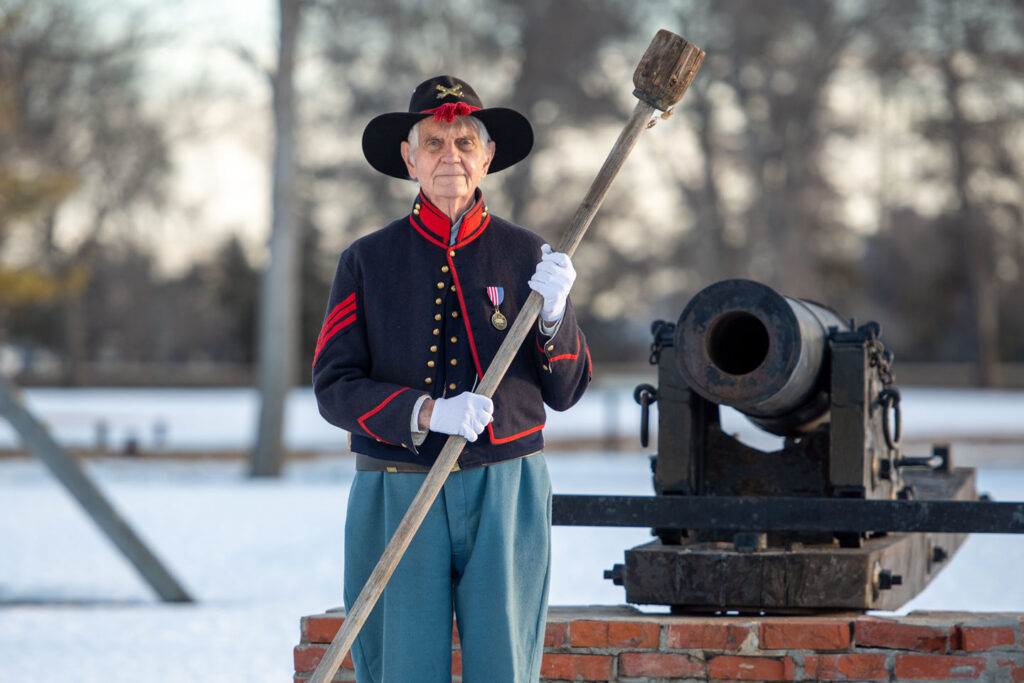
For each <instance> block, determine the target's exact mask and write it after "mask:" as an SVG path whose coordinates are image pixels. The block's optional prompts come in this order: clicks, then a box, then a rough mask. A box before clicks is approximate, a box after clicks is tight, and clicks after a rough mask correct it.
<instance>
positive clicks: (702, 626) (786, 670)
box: [295, 607, 1024, 683]
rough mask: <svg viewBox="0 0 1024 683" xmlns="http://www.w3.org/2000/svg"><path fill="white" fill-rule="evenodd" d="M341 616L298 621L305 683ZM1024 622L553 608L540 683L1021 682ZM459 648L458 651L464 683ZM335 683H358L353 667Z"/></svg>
mask: <svg viewBox="0 0 1024 683" xmlns="http://www.w3.org/2000/svg"><path fill="white" fill-rule="evenodd" d="M342 621H344V614H343V613H341V612H327V613H326V614H319V615H315V616H309V617H304V618H303V619H302V641H301V643H300V644H299V645H298V646H296V648H295V681H296V682H298V681H307V680H309V676H310V674H311V673H312V671H313V669H315V668H316V665H317V663H318V662H319V661H320V659H321V657H322V656H323V653H324V651H325V650H326V649H327V645H326V644H327V643H329V642H330V641H331V639H332V638H333V637H334V634H335V633H336V632H337V630H338V628H339V627H340V625H341V623H342ZM1022 634H1024V614H978V613H970V612H915V613H913V614H911V615H909V616H905V617H873V616H863V615H859V614H838V615H828V616H816V617H675V616H669V615H664V614H657V615H650V614H642V613H640V612H638V611H636V610H634V609H632V608H630V607H553V608H551V610H550V611H549V614H548V627H547V636H546V638H545V643H544V645H545V647H544V664H543V668H542V670H541V675H542V679H541V680H542V681H545V682H552V683H553V682H554V681H617V682H621V683H668V682H669V681H673V682H675V681H694V680H697V681H705V680H712V681H750V680H757V681H815V680H840V681H852V680H856V681H946V680H959V679H971V680H979V681H1024V641H1022ZM459 657H460V652H459V646H458V637H457V636H456V638H455V642H453V643H452V664H453V666H452V670H453V672H454V674H455V676H454V678H453V680H455V681H461V676H460V675H459V673H460V671H461V669H460V666H459V664H460V658H459ZM334 680H335V681H354V680H355V675H354V673H353V671H352V662H351V660H350V659H348V658H346V660H345V664H344V666H343V668H342V669H341V671H339V673H338V675H337V676H336V677H335V678H334Z"/></svg>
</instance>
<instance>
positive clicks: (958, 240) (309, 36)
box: [0, 0, 1024, 384]
mask: <svg viewBox="0 0 1024 683" xmlns="http://www.w3.org/2000/svg"><path fill="white" fill-rule="evenodd" d="M89 7H90V6H86V5H83V4H81V3H76V2H74V1H73V0H47V1H46V2H39V1H38V0H0V347H2V348H3V349H5V350H6V352H7V353H8V354H10V353H11V352H12V350H14V349H20V350H22V352H23V353H24V354H26V355H23V356H21V358H25V357H34V358H36V359H44V358H45V359H50V362H49V363H48V364H46V363H37V364H36V366H35V368H34V369H35V370H36V371H37V373H38V372H43V371H44V370H48V371H49V372H50V373H51V374H50V375H49V377H50V379H51V380H55V381H61V382H67V383H74V382H82V381H93V382H96V381H98V382H103V381H121V379H123V378H119V377H118V375H116V372H117V370H118V368H122V369H123V368H126V367H130V368H135V371H134V377H135V379H136V380H138V381H142V382H159V381H163V380H166V379H168V377H167V376H166V375H164V374H160V373H158V372H156V370H154V368H163V370H164V371H165V372H166V371H167V370H168V369H171V372H172V373H173V377H171V378H170V379H172V380H175V379H176V380H177V381H185V378H186V375H185V374H184V373H185V369H186V368H188V367H193V366H195V365H196V364H204V365H203V367H205V368H207V369H206V370H204V371H203V372H204V377H205V378H206V379H211V378H214V379H215V378H217V377H221V378H224V379H225V381H228V379H227V378H228V377H235V376H234V375H228V374H223V375H218V374H217V373H216V371H215V369H216V368H218V367H219V368H236V369H238V370H239V371H240V372H241V375H240V377H242V378H243V379H242V380H241V381H245V379H244V378H246V377H251V375H248V374H247V373H248V372H250V371H251V369H252V364H253V362H254V357H255V351H254V346H255V341H254V337H255V321H256V318H257V312H256V308H257V301H258V298H259V296H258V292H259V286H258V281H259V271H260V269H261V267H262V265H263V263H264V262H265V260H266V256H265V254H264V253H261V252H260V250H259V249H256V250H253V249H251V248H246V246H245V245H244V239H242V238H241V237H238V238H231V239H228V240H227V241H225V242H223V243H220V244H215V245H205V246H206V248H205V249H203V250H201V251H197V254H198V256H197V257H196V259H195V260H194V261H193V262H192V263H191V265H189V266H188V267H187V268H185V269H183V270H182V269H178V270H177V271H176V272H173V273H171V274H168V273H167V272H164V271H163V270H162V269H161V268H160V263H161V253H160V243H159V241H156V240H152V239H145V238H142V237H140V235H145V233H146V230H147V225H150V224H153V223H154V221H158V220H159V219H160V216H162V215H164V214H166V213H170V212H174V211H178V213H179V214H180V213H181V212H182V211H183V209H182V208H181V207H180V206H176V204H175V203H176V202H177V201H179V200H178V198H177V197H176V196H175V195H174V193H173V192H171V191H170V190H169V188H170V187H171V186H172V185H171V183H170V180H171V178H172V177H174V175H175V174H176V173H180V170H179V169H176V167H175V149H176V145H180V144H182V141H183V139H187V136H188V127H187V125H183V124H182V121H187V108H188V104H189V102H194V100H195V99H196V98H201V99H203V100H204V101H205V102H206V103H207V105H208V104H209V102H211V101H217V100H218V98H219V99H220V100H230V99H231V97H232V94H231V93H230V92H218V91H217V89H216V88H213V89H209V88H207V89H206V90H202V93H201V95H195V94H193V95H192V98H191V99H185V98H183V99H182V102H181V106H180V107H174V108H172V109H168V108H162V109H161V108H154V107H151V106H147V100H146V98H147V93H150V94H151V93H153V92H154V91H155V90H158V84H155V83H154V82H153V81H152V77H153V76H152V74H149V73H148V72H147V71H146V69H145V67H144V64H145V58H146V55H147V54H148V51H150V50H152V49H153V48H154V44H158V43H159V42H160V41H161V40H165V39H166V36H161V35H160V31H154V30H152V29H151V28H150V27H148V26H147V23H146V21H145V15H144V14H139V15H138V16H137V17H129V18H128V19H126V20H124V21H122V22H120V23H119V24H118V27H117V30H116V31H111V30H110V29H109V26H108V27H106V28H104V25H103V23H102V22H101V21H99V19H98V18H97V16H96V15H95V14H94V13H92V12H91V11H90V9H89ZM303 12H304V14H303V23H302V30H301V34H300V48H299V55H300V63H299V67H298V69H299V71H298V73H299V76H298V78H297V81H296V88H297V98H298V103H299V104H298V106H299V117H298V121H297V126H296V133H297V140H298V143H297V158H298V162H299V176H298V183H297V193H298V202H297V206H299V207H300V211H301V216H300V217H299V218H300V220H299V221H298V223H299V224H300V225H301V232H302V237H301V243H302V245H303V248H302V266H301V273H302V302H303V303H302V309H303V310H302V314H301V318H302V323H301V324H302V331H301V335H300V338H301V339H302V340H304V342H305V343H304V345H303V346H304V350H305V353H304V355H303V358H302V359H301V364H300V367H297V368H296V369H295V376H296V378H297V379H298V378H304V377H305V376H306V375H307V372H308V368H309V362H310V359H311V354H312V349H313V345H314V341H315V339H316V336H317V332H318V330H319V326H320V322H321V318H322V315H323V310H324V305H325V303H326V296H327V291H328V288H329V284H330V280H331V277H332V275H333V269H334V265H335V262H336V257H337V253H338V251H339V250H340V249H342V248H343V247H344V246H345V244H347V243H348V242H349V241H351V240H352V239H353V238H354V237H356V236H358V235H361V234H365V233H366V232H368V231H370V230H373V229H376V228H377V227H380V226H381V225H383V224H385V223H386V222H387V221H389V220H391V219H392V218H394V217H396V216H398V215H401V214H402V213H404V212H405V211H407V210H408V207H409V204H410V202H411V199H412V197H413V194H414V192H415V187H414V186H413V185H411V184H404V183H401V182H398V181H394V180H391V179H388V178H385V177H383V176H381V175H379V174H376V173H374V172H373V171H372V170H371V169H370V168H369V166H368V165H367V164H366V163H365V161H363V159H362V156H361V153H360V150H359V140H360V136H361V133H362V129H363V126H364V125H365V123H366V121H367V120H369V118H370V117H371V116H373V115H375V114H378V113H381V112H385V111H396V110H404V109H405V108H406V106H407V102H408V94H409V93H410V92H411V90H412V88H413V86H415V85H416V84H417V83H418V82H420V81H421V80H423V79H425V78H427V77H429V76H432V75H435V74H437V73H453V74H455V75H458V76H460V77H462V78H464V79H465V80H467V81H469V82H470V83H472V84H473V85H474V87H475V88H476V90H477V92H478V93H479V94H480V96H481V97H482V99H483V101H484V104H485V105H487V106H496V105H501V106H511V107H514V108H517V109H519V110H520V111H522V112H524V113H525V114H526V115H527V116H528V117H529V118H530V119H531V120H532V121H533V123H534V127H535V130H536V135H537V142H536V146H535V148H534V152H533V154H532V155H531V156H530V157H529V158H528V159H527V160H526V161H525V162H523V163H521V164H519V165H518V166H516V167H514V168H512V169H510V170H508V171H504V172H502V173H501V174H496V175H495V176H493V177H489V178H486V179H485V180H484V183H483V187H484V190H485V193H486V195H487V197H488V204H489V206H490V207H491V209H492V210H493V211H494V212H495V213H497V214H499V215H502V216H505V217H507V218H509V219H511V220H513V221H515V222H518V223H520V224H522V225H526V226H528V227H530V228H532V229H534V230H536V231H538V232H540V233H541V234H544V235H546V236H548V237H549V238H550V239H551V240H552V241H557V239H558V235H559V234H560V231H561V229H562V227H563V226H564V225H565V224H566V223H567V222H568V219H569V217H570V216H571V215H572V213H573V211H574V210H575V208H576V206H577V204H578V202H579V201H580V199H581V198H582V196H583V194H584V192H585V191H586V188H587V187H588V186H589V183H590V181H591V180H592V179H593V177H594V175H595V174H596V172H597V169H598V168H599V167H600V164H601V162H602V160H603V158H604V155H605V154H606V153H607V151H608V150H609V149H610V148H611V145H612V143H613V141H614V139H615V137H616V135H617V134H618V131H619V130H620V129H621V126H622V124H623V123H624V122H625V119H626V117H627V116H628V113H629V112H630V111H631V110H632V108H633V106H634V104H635V98H634V97H633V96H632V94H631V93H632V87H633V86H632V80H631V79H632V72H633V68H634V67H635V65H636V63H637V61H638V60H639V58H640V55H642V53H643V50H644V48H645V47H646V45H647V43H648V42H649V40H650V38H651V36H652V35H653V34H654V31H655V30H656V29H657V28H659V27H664V28H668V29H670V30H672V31H675V32H677V33H679V34H681V35H683V36H685V37H686V38H688V39H689V40H690V41H692V42H694V43H695V44H697V45H699V46H701V47H703V48H704V49H705V50H706V51H707V58H706V60H705V62H704V65H703V67H702V69H701V71H700V72H699V74H698V75H697V78H696V79H695V81H694V83H693V85H692V87H691V89H690V91H689V92H688V93H687V95H686V97H685V98H684V100H683V102H682V103H681V105H680V107H679V111H678V112H677V113H675V115H674V116H672V117H671V118H669V119H667V120H664V121H661V120H659V122H658V125H657V126H656V127H655V128H654V129H653V130H651V131H649V132H648V133H647V134H646V135H645V136H644V137H643V138H641V141H640V144H639V146H638V148H637V150H636V152H634V156H633V157H631V159H630V160H629V162H627V165H626V169H625V170H624V171H623V174H622V175H621V176H620V177H619V179H618V181H617V184H616V186H615V187H614V188H613V190H612V192H611V194H610V195H609V197H608V199H607V201H606V202H605V205H604V208H603V209H602V211H601V213H600V214H599V216H598V218H597V220H596V221H595V223H594V225H593V227H592V229H591V232H590V233H589V234H588V237H587V240H586V242H585V243H584V245H583V246H582V247H581V248H580V251H579V252H578V253H577V257H576V264H577V270H578V271H579V279H578V280H577V285H576V287H575V288H574V290H573V298H574V302H575V305H576V307H577V309H578V311H579V313H580V315H581V319H582V320H583V323H584V329H585V330H586V331H587V333H588V337H589V339H590V341H591V344H592V351H593V354H594V357H595V360H597V361H605V362H625V361H643V360H644V359H645V358H646V356H647V344H648V343H649V341H650V340H649V334H648V328H649V324H650V322H651V321H652V320H653V319H655V318H666V319H675V318H676V317H677V316H678V315H679V312H680V311H681V309H682V307H683V306H684V305H685V303H686V301H687V300H688V299H689V297H691V296H692V295H693V294H694V293H695V292H696V291H698V290H699V289H700V288H702V287H703V286H705V285H706V284H709V283H710V282H713V281H715V280H718V279H722V278H726V277H747V278H752V279H756V280H761V281H764V282H766V283H767V284H769V285H771V286H773V287H775V288H776V289H778V290H779V291H781V292H783V293H785V294H788V295H791V296H797V297H805V298H811V299H814V300H817V301H822V302H824V303H827V304H829V305H832V306H833V307H835V308H836V309H838V310H839V311H840V312H842V313H843V314H844V315H846V316H855V317H856V318H857V319H858V320H860V321H866V320H869V319H871V320H878V321H879V322H881V324H882V329H883V338H884V339H885V340H886V341H887V344H888V345H889V346H890V347H891V348H893V349H894V350H895V352H896V354H897V359H898V361H906V360H913V361H929V362H959V363H967V364H970V365H971V366H972V367H973V368H975V371H974V378H975V381H977V382H978V383H984V384H998V383H999V382H1000V369H999V364H1000V363H1011V362H1017V363H1019V362H1024V305H1021V302H1022V301H1024V276H1022V273H1021V269H1022V267H1024V229H1022V219H1024V183H1022V180H1024V117H1022V113H1024V78H1022V77H1021V74H1024V5H1022V4H1021V3H1020V2H1016V1H1014V0H984V1H980V0H979V1H975V2H969V3H968V2H961V1H959V0H898V1H893V2H885V1H883V0H874V1H871V2H859V1H849V2H846V1H841V0H833V1H826V0H804V1H795V0H792V1H787V0H763V1H757V2H754V1H739V0H679V1H676V2H669V1H664V2H658V1H651V2H644V3H630V2H621V1H620V0H606V1H603V0H551V1H543V0H461V1H458V2H455V1H453V2H448V3H436V2H432V1H427V0H423V1H417V0H344V1H343V0H317V1H316V2H308V3H306V4H305V6H304V7H303ZM272 39H273V36H267V37H265V40H266V42H267V43H270V42H271V40H272ZM230 47H231V46H226V47H224V46H221V47H220V48H211V49H230ZM237 53H238V54H239V55H240V57H239V59H249V60H251V61H253V62H258V61H259V60H258V58H257V57H254V56H253V55H252V54H251V51H248V50H245V49H242V48H241V47H239V48H238V49H237ZM197 92H199V91H198V90H197ZM249 115H250V116H262V117H266V119H267V120H268V121H269V119H270V111H269V105H267V107H266V108H265V109H264V110H262V111H253V112H249ZM267 130H269V126H268V128H267ZM268 134H269V133H268ZM266 149H269V146H267V147H266ZM268 164H269V158H268ZM269 191H270V187H269V183H268V185H267V186H266V187H256V188H252V193H253V195H258V196H260V197H261V199H259V201H260V202H261V203H265V202H266V199H265V198H264V195H266V194H267V193H269ZM62 225H64V226H67V225H73V226H74V230H71V231H70V232H69V230H68V229H67V228H66V227H64V228H61V226H62ZM268 225H269V216H268ZM200 228H201V226H200ZM260 228H261V230H265V229H266V228H265V227H264V226H260ZM68 234H71V235H72V236H73V237H71V238H69V237H67V235H68ZM62 235H63V236H64V237H61V236H62ZM396 305H399V306H400V305H402V302H396ZM104 368H106V370H104ZM138 368H149V371H139V370H138ZM175 368H178V370H174V369H175ZM211 368H213V369H211ZM104 372H106V373H107V374H104ZM39 377H40V375H37V379H38V378H39ZM232 381H233V380H232Z"/></svg>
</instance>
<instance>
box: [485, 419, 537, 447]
mask: <svg viewBox="0 0 1024 683" xmlns="http://www.w3.org/2000/svg"><path fill="white" fill-rule="evenodd" d="M491 424H493V423H491ZM491 424H488V425H487V431H488V432H490V435H491V443H493V444H502V443H508V442H509V441H515V440H516V439H521V438H523V437H524V436H527V435H529V434H533V433H534V432H539V431H540V430H542V429H544V423H543V422H541V423H540V424H539V425H537V426H536V427H531V428H530V429H527V430H526V431H525V432H519V433H518V434H513V435H512V436H506V437H504V438H501V439H498V438H496V437H495V436H494V428H493V427H492V426H491Z"/></svg>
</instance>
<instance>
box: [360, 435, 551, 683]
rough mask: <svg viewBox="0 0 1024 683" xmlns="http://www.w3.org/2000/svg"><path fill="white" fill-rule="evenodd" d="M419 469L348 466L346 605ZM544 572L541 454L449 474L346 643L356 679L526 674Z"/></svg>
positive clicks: (532, 671) (547, 519)
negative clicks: (458, 658) (455, 666)
mask: <svg viewBox="0 0 1024 683" xmlns="http://www.w3.org/2000/svg"><path fill="white" fill-rule="evenodd" d="M425 477H426V475H425V474H419V473H388V472H357V473H356V476H355V479H354V481H353V482H352V490H351V493H350V495H349V503H348V513H347V517H346V520H345V606H346V607H347V608H351V606H352V603H353V602H354V601H355V599H356V596H358V595H359V591H360V590H362V587H363V584H364V583H365V582H366V579H367V578H368V577H369V575H370V572H372V571H373V568H374V566H375V565H376V563H377V560H378V559H379V558H380V555H381V553H382V552H383V551H384V547H385V545H386V544H387V542H388V540H389V539H390V538H391V535H392V534H393V533H394V531H395V529H396V528H397V527H398V524H399V522H400V521H401V519H402V516H403V515H404V514H405V511H406V510H407V509H408V507H409V503H410V502H411V501H412V499H413V497H414V496H415V495H416V492H417V491H419V488H420V485H421V484H422V483H423V480H424V478H425ZM550 570H551V481H550V479H549V477H548V469H547V463H546V462H545V460H544V456H543V454H537V455H532V456H529V457H526V458H520V459H518V460H511V461H508V462H504V463H499V464H496V465H490V466H487V467H480V468H475V469H470V470H462V471H459V472H453V473H452V474H451V475H450V476H449V477H448V480H447V481H446V482H445V484H444V488H443V489H442V490H441V493H440V494H439V495H438V497H437V500H435V501H434V504H433V505H432V506H431V508H430V511H429V512H428V513H427V516H426V518H425V519H424V521H423V525H422V526H421V527H420V530H419V531H418V532H417V534H416V536H415V537H414V538H413V540H412V543H411V544H410V545H409V549H408V551H406V553H405V555H404V556H403V557H402V560H401V562H399V564H398V568H397V569H396V570H395V573H394V575H393V576H392V577H391V580H390V582H389V583H388V585H387V587H386V588H385V589H384V593H383V595H381V598H380V600H379V601H378V603H377V606H376V607H375V608H374V609H373V612H372V613H371V614H370V616H369V618H368V619H367V620H366V624H365V625H364V626H363V628H362V630H361V631H360V633H359V636H358V637H357V638H356V641H355V644H354V645H353V647H352V658H353V661H354V662H355V667H356V679H357V680H358V681H359V683H451V680H452V672H451V649H452V616H453V609H454V616H455V619H456V620H457V622H458V630H459V641H460V643H461V648H462V680H463V681H464V683H536V681H537V680H538V679H539V677H540V666H541V657H542V655H543V651H544V628H545V623H546V620H547V598H548V582H549V579H550Z"/></svg>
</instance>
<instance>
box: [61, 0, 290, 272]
mask: <svg viewBox="0 0 1024 683" xmlns="http://www.w3.org/2000/svg"><path fill="white" fill-rule="evenodd" d="M81 2H82V4H83V6H85V7H88V8H93V9H94V10H95V11H96V13H97V14H98V15H99V16H100V17H101V18H102V22H103V23H102V25H104V26H105V27H106V28H107V30H108V31H111V32H112V33H116V32H117V31H118V28H119V27H121V26H123V23H124V21H126V20H127V18H128V17H130V16H133V15H134V14H136V13H139V14H140V15H141V16H143V17H144V19H143V25H144V26H146V27H147V28H148V31H149V33H150V34H151V35H153V36H155V37H156V41H155V43H156V44H155V46H154V47H153V48H151V49H149V50H148V51H147V53H146V54H147V57H146V61H145V64H144V66H143V79H142V88H143V93H144V96H145V97H146V100H147V103H148V106H149V107H150V108H151V109H152V110H153V112H154V114H155V115H157V116H160V117H162V118H165V119H169V121H170V135H171V137H172V140H173V141H174V142H173V145H172V147H173V151H172V158H173V161H174V168H175V171H174V178H173V180H172V187H173V190H172V192H173V193H174V195H175V196H176V197H177V201H175V202H174V208H172V209H171V210H168V211H164V212H162V213H161V214H160V215H158V216H154V217H153V219H152V220H151V221H150V222H149V223H148V224H147V227H146V230H147V233H146V234H145V236H144V237H143V239H146V240H151V241H152V242H153V243H154V244H158V245H159V249H155V250H154V251H155V252H156V253H159V254H160V258H161V263H160V264H159V265H160V266H161V268H162V270H163V271H164V272H166V273H167V274H172V273H176V272H179V271H181V270H183V269H185V268H187V267H188V266H189V265H191V263H192V262H193V260H194V259H195V258H196V257H197V256H199V257H202V256H203V255H205V253H206V252H209V251H211V250H213V249H215V248H216V247H217V246H218V245H219V244H221V243H222V242H223V241H224V240H225V239H227V237H228V236H230V235H237V236H239V237H240V238H241V239H242V243H243V245H244V246H245V247H246V248H247V250H248V252H249V254H250V256H251V257H253V258H255V259H256V260H258V261H259V260H261V259H262V258H263V247H264V244H265V241H266V238H267V235H268V234H269V222H270V213H269V212H270V207H269V190H270V177H269V155H270V144H269V139H270V138H269V127H270V123H271V122H270V111H269V108H268V107H267V100H268V98H269V88H268V87H267V84H266V81H265V79H264V78H263V77H262V75H261V74H260V73H259V72H258V70H257V68H255V67H254V66H253V65H252V64H249V63H246V61H245V60H244V59H243V58H242V57H240V56H239V52H240V50H244V51H245V52H246V53H248V54H250V55H252V57H253V58H254V59H255V60H256V61H257V62H258V64H259V66H260V68H263V69H266V68H268V67H269V66H270V65H271V64H272V62H273V59H274V48H275V40H276V37H275V31H276V23H275V22H276V4H275V3H274V2H272V0H216V1H213V2H211V1H205V2H204V1H203V0H157V1H154V0H81ZM211 94H213V95H215V96H211ZM169 112H178V113H179V114H180V115H179V116H170V117H168V116H167V115H168V113H169ZM74 232H75V231H74V229H73V227H72V228H71V229H69V230H68V231H67V235H68V236H67V239H69V240H70V239H74Z"/></svg>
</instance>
